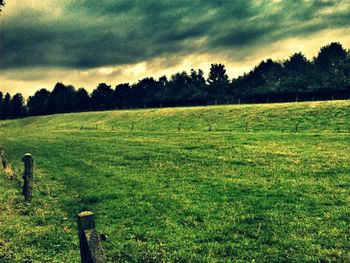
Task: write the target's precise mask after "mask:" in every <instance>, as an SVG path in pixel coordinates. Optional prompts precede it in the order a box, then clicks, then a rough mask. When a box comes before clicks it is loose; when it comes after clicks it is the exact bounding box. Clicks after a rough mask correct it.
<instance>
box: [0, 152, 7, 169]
mask: <svg viewBox="0 0 350 263" xmlns="http://www.w3.org/2000/svg"><path fill="white" fill-rule="evenodd" d="M0 156H1V162H2V168H3V169H4V170H5V169H6V168H7V159H6V156H5V152H4V151H1V152H0Z"/></svg>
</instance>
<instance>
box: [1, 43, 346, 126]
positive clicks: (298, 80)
mask: <svg viewBox="0 0 350 263" xmlns="http://www.w3.org/2000/svg"><path fill="white" fill-rule="evenodd" d="M333 98H334V99H349V98H350V52H349V50H346V49H344V48H343V46H342V45H341V44H340V43H339V42H333V43H330V44H329V45H326V46H324V47H322V48H321V49H320V51H319V52H318V54H317V56H315V57H314V58H313V59H312V60H311V61H310V60H308V59H307V58H306V57H305V56H304V55H303V54H302V53H295V54H293V55H292V56H290V57H289V58H288V59H286V60H283V61H274V60H272V59H267V60H264V61H262V62H260V63H259V64H258V65H257V66H256V67H254V68H253V69H252V70H251V71H250V72H248V73H246V74H244V75H242V76H240V77H238V78H236V79H229V77H228V75H227V74H226V68H225V66H224V65H223V64H212V65H211V68H210V72H209V75H208V77H207V78H205V76H204V73H203V71H202V70H200V69H198V70H194V69H192V70H191V72H190V73H187V72H185V71H183V72H178V73H175V74H174V75H172V76H171V77H170V79H168V78H167V77H166V76H162V77H160V78H158V79H155V78H152V77H146V78H144V79H141V80H139V81H138V82H137V83H134V84H132V85H130V84H129V83H123V84H118V85H116V87H115V88H112V87H111V86H110V85H107V84H106V83H100V84H99V85H98V86H97V88H96V89H95V90H93V91H92V93H91V94H89V93H88V92H87V91H86V90H85V89H84V88H79V89H75V88H74V87H73V86H72V85H64V84H63V83H61V82H58V83H57V84H56V85H55V87H54V88H53V90H52V91H51V92H50V91H48V90H46V89H40V90H38V91H37V92H36V93H35V94H34V95H33V96H30V97H29V99H28V101H27V103H26V104H25V101H24V98H23V96H22V95H21V94H20V93H17V94H15V95H14V96H13V97H11V96H10V94H8V93H7V94H5V95H3V94H2V93H1V92H0V118H1V119H11V118H19V117H24V116H36V115H47V114H56V113H68V112H82V111H99V110H111V109H130V108H154V107H174V106H193V105H210V104H226V103H262V102H287V101H295V100H314V99H316V100H326V99H333Z"/></svg>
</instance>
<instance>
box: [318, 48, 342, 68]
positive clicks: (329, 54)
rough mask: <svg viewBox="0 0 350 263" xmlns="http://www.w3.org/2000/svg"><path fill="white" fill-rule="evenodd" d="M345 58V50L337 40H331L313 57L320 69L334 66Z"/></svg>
mask: <svg viewBox="0 0 350 263" xmlns="http://www.w3.org/2000/svg"><path fill="white" fill-rule="evenodd" d="M346 58H347V54H346V50H345V49H344V48H343V46H342V44H340V43H339V42H333V43H331V44H329V45H327V46H324V47H322V48H321V49H320V51H319V52H318V55H317V57H315V58H314V63H315V65H316V67H317V68H319V69H321V70H329V69H331V68H335V67H336V66H337V65H338V64H339V63H341V62H343V61H345V60H346Z"/></svg>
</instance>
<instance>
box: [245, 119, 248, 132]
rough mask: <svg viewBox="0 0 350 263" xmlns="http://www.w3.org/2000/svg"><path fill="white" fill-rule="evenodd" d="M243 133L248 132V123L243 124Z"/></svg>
mask: <svg viewBox="0 0 350 263" xmlns="http://www.w3.org/2000/svg"><path fill="white" fill-rule="evenodd" d="M245 131H246V132H247V131H248V121H246V122H245Z"/></svg>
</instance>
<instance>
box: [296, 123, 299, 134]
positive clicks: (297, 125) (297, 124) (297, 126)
mask: <svg viewBox="0 0 350 263" xmlns="http://www.w3.org/2000/svg"><path fill="white" fill-rule="evenodd" d="M298 128H299V122H296V123H295V132H298Z"/></svg>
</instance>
